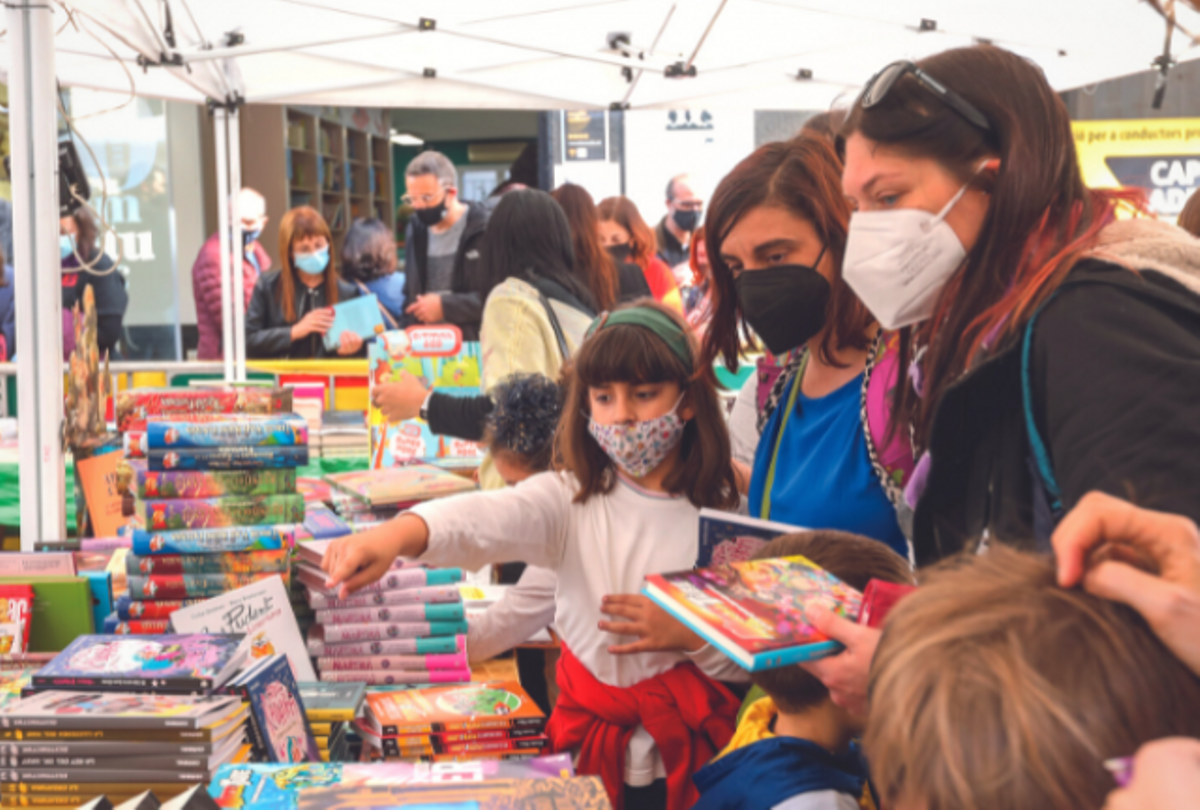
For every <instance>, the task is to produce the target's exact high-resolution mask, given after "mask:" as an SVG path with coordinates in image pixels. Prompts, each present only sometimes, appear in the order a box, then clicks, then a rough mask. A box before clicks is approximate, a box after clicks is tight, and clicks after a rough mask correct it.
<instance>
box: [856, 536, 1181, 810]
mask: <svg viewBox="0 0 1200 810" xmlns="http://www.w3.org/2000/svg"><path fill="white" fill-rule="evenodd" d="M922 579H923V584H922V586H921V587H920V588H919V589H918V590H917V591H916V593H914V594H912V595H911V596H909V597H907V598H906V599H905V600H904V601H903V602H901V603H900V604H899V605H898V606H897V607H896V609H895V611H894V612H893V613H892V614H891V615H890V616H889V617H888V622H887V625H886V626H885V629H884V633H883V639H882V641H881V642H880V644H879V648H878V650H877V651H876V653H875V658H874V661H873V662H872V666H871V686H870V702H871V710H870V717H869V719H868V721H867V732H866V740H865V742H866V753H867V759H868V761H869V762H870V763H871V775H872V777H873V781H874V783H875V785H876V787H877V788H878V790H879V792H880V796H881V798H882V800H883V803H884V805H886V806H893V807H897V806H904V807H921V808H923V809H924V810H950V808H953V809H954V810H1018V808H1020V809H1021V810H1024V809H1025V808H1030V809H1032V808H1038V810H1068V809H1069V810H1082V809H1083V808H1099V807H1100V806H1102V805H1103V804H1104V801H1105V796H1106V795H1107V794H1108V792H1109V791H1110V790H1112V789H1113V788H1114V787H1115V784H1114V782H1113V778H1112V776H1111V774H1109V773H1108V772H1107V771H1106V770H1105V768H1104V765H1103V763H1104V761H1105V760H1106V759H1109V758H1112V757H1123V756H1132V755H1133V753H1134V752H1136V751H1137V749H1138V747H1139V746H1140V745H1142V744H1143V743H1146V742H1149V741H1151V740H1154V739H1158V738H1161V737H1170V736H1175V735H1184V736H1190V737H1196V736H1200V678H1197V676H1196V675H1195V674H1193V673H1192V672H1190V671H1189V670H1188V669H1187V668H1186V667H1185V666H1184V665H1183V664H1182V663H1181V662H1180V661H1179V660H1178V659H1176V658H1175V657H1174V656H1173V655H1172V654H1171V653H1170V651H1169V650H1167V648H1166V647H1164V646H1163V645H1162V643H1161V642H1159V640H1158V639H1157V638H1156V637H1155V636H1154V635H1153V634H1152V633H1151V632H1150V630H1149V628H1148V627H1147V626H1146V624H1145V622H1144V621H1143V620H1142V619H1141V617H1139V616H1138V615H1137V614H1136V613H1134V611H1132V610H1131V609H1129V608H1128V607H1126V606H1124V605H1119V604H1116V603H1114V602H1109V601H1106V600H1104V599H1100V598H1098V597H1095V596H1091V595H1089V594H1086V593H1084V592H1083V591H1081V590H1064V589H1063V588H1060V587H1058V585H1057V584H1056V581H1055V568H1054V562H1053V560H1052V559H1050V558H1049V557H1046V556H1039V555H1033V554H1028V553H1022V552H1018V551H1013V550H1011V549H1009V548H1004V547H998V546H994V547H992V548H991V549H990V550H989V551H988V552H987V554H985V555H983V556H971V557H962V558H955V559H953V560H951V561H949V562H948V563H946V564H944V565H942V566H939V567H938V568H937V569H934V570H933V571H932V572H930V573H929V574H928V575H927V576H923V577H922Z"/></svg>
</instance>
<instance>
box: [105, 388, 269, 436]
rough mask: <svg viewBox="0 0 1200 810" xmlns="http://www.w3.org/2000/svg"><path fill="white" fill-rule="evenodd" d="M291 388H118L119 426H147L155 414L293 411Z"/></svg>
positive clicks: (119, 427)
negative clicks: (147, 422)
mask: <svg viewBox="0 0 1200 810" xmlns="http://www.w3.org/2000/svg"><path fill="white" fill-rule="evenodd" d="M291 410H292V392H291V389H290V388H252V387H244V388H243V387H233V386H226V387H223V388H217V387H212V388H195V389H189V388H134V389H131V390H127V391H118V392H117V405H116V415H117V429H118V430H120V431H121V432H125V431H128V430H138V429H141V430H144V429H145V426H146V420H147V419H148V418H149V417H151V416H178V415H190V414H205V413H220V414H227V413H259V414H266V413H289V412H291Z"/></svg>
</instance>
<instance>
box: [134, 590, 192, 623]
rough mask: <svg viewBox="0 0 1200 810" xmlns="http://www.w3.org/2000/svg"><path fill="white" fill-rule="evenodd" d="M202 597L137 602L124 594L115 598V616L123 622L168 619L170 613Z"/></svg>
mask: <svg viewBox="0 0 1200 810" xmlns="http://www.w3.org/2000/svg"><path fill="white" fill-rule="evenodd" d="M203 601H204V600H203V599H161V600H146V601H143V602H138V601H135V600H133V599H130V598H129V595H128V594H125V595H123V596H121V597H120V598H118V599H117V618H118V619H120V620H121V621H123V622H128V621H136V620H140V619H170V618H171V614H172V613H174V612H175V611H177V610H179V609H180V608H185V607H187V606H188V605H195V604H199V603H200V602H203Z"/></svg>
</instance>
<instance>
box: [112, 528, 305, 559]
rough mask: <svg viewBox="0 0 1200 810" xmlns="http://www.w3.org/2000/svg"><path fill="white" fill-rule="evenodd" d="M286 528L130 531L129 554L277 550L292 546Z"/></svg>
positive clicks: (290, 530) (290, 534)
mask: <svg viewBox="0 0 1200 810" xmlns="http://www.w3.org/2000/svg"><path fill="white" fill-rule="evenodd" d="M292 540H293V531H292V527H291V526H290V525H289V526H221V527H219V528H215V529H176V530H173V531H161V532H151V531H147V530H145V529H134V530H133V537H132V538H131V542H132V548H133V553H134V554H137V555H139V556H149V555H155V554H223V553H225V552H229V551H278V550H279V549H288V548H291V546H292Z"/></svg>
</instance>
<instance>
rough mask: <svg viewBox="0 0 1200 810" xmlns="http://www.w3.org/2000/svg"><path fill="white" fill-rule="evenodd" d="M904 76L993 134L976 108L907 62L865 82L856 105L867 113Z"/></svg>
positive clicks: (883, 71)
mask: <svg viewBox="0 0 1200 810" xmlns="http://www.w3.org/2000/svg"><path fill="white" fill-rule="evenodd" d="M906 74H911V75H912V77H913V78H914V79H916V80H917V81H918V82H919V83H920V85H921V86H922V87H924V88H925V89H926V90H929V91H930V92H931V93H933V94H934V95H936V96H937V97H938V98H940V99H941V100H942V101H944V102H946V104H948V105H949V106H950V108H951V109H953V110H954V111H955V112H956V113H958V114H959V115H961V116H962V117H963V118H965V119H967V120H968V121H970V122H971V123H972V124H974V125H975V126H977V127H979V128H980V129H982V130H983V131H984V132H991V131H992V125H991V124H989V123H988V120H987V118H986V117H985V116H984V114H983V113H981V112H980V111H979V108H978V107H976V106H975V105H974V104H972V103H971V102H969V101H967V100H966V99H965V98H963V97H962V96H960V95H959V94H958V93H955V92H954V91H953V90H951V89H950V88H949V87H946V86H945V85H944V84H942V83H941V82H939V81H938V80H937V79H935V78H933V77H932V76H930V75H929V74H928V73H926V72H925V71H923V70H921V69H920V68H919V67H917V66H916V65H915V64H914V63H912V62H910V61H908V60H907V59H901V60H900V61H899V62H892V63H891V64H890V65H888V66H887V67H885V68H884V69H883V70H881V71H879V72H878V73H876V74H875V75H874V76H873V77H872V78H871V80H870V81H869V82H867V86H866V87H864V88H863V91H862V95H861V96H860V97H859V103H860V104H861V105H862V108H863V109H864V110H869V109H871V108H872V107H874V106H875V105H876V104H878V103H879V102H881V101H883V99H884V98H885V97H886V96H887V94H888V92H889V91H890V90H891V89H892V88H893V87H894V86H895V85H896V82H898V81H900V79H902V78H903V77H904V76H905V75H906Z"/></svg>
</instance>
